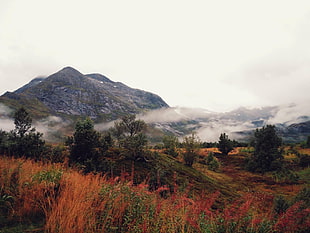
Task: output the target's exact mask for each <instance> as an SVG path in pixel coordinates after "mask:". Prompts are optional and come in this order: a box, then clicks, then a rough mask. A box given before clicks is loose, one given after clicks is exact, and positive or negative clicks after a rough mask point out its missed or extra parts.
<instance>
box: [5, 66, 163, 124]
mask: <svg viewBox="0 0 310 233" xmlns="http://www.w3.org/2000/svg"><path fill="white" fill-rule="evenodd" d="M0 103H3V104H5V105H7V106H8V107H10V108H12V109H17V108H18V107H20V106H24V107H25V108H27V109H28V110H29V112H30V113H31V115H32V116H33V118H35V119H40V118H43V117H47V116H51V115H53V116H61V117H64V118H67V119H68V118H69V119H70V118H71V119H72V118H74V117H77V116H89V117H91V118H92V119H97V120H98V119H102V120H113V119H117V118H118V117H120V116H122V115H126V114H137V113H141V112H144V111H147V110H152V109H158V108H163V107H169V106H168V104H167V103H166V102H164V101H163V100H162V98H161V97H159V96H158V95H155V94H153V93H150V92H146V91H143V90H139V89H134V88H131V87H128V86H126V85H125V84H123V83H121V82H114V81H112V80H110V79H109V78H107V77H105V76H104V75H101V74H86V75H84V74H82V73H80V72H79V71H77V70H76V69H74V68H72V67H65V68H63V69H62V70H60V71H58V72H56V73H54V74H52V75H50V76H48V77H46V78H42V77H40V78H35V79H33V80H32V81H30V82H29V83H28V84H26V85H24V86H23V87H21V88H19V89H18V90H16V91H14V92H6V93H5V94H4V95H2V96H1V97H0Z"/></svg>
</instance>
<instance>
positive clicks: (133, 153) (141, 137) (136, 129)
mask: <svg viewBox="0 0 310 233" xmlns="http://www.w3.org/2000/svg"><path fill="white" fill-rule="evenodd" d="M146 127H147V125H146V123H145V122H144V121H142V120H136V116H135V115H127V116H124V117H122V119H121V121H118V122H115V124H114V128H113V129H112V132H113V134H114V136H115V137H116V139H117V141H118V145H119V147H121V148H123V149H124V150H125V155H126V156H127V157H129V158H132V159H134V160H136V159H139V158H143V157H144V156H143V152H144V148H145V146H146V144H147V139H146V135H145V134H144V131H145V130H146Z"/></svg>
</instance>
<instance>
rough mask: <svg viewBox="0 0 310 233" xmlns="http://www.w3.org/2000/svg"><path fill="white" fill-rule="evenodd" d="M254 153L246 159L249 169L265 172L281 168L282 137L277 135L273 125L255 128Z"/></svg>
mask: <svg viewBox="0 0 310 233" xmlns="http://www.w3.org/2000/svg"><path fill="white" fill-rule="evenodd" d="M254 137H255V138H254V141H253V144H254V154H253V156H252V158H251V159H250V160H249V161H248V163H249V164H248V165H247V168H248V169H249V170H250V171H256V172H262V173H264V172H266V171H274V170H279V169H281V166H282V160H283V156H282V150H281V149H279V147H280V146H281V145H282V139H281V138H280V137H278V135H277V133H276V129H275V126H273V125H267V126H266V127H263V128H262V129H260V130H258V129H256V131H255V134H254Z"/></svg>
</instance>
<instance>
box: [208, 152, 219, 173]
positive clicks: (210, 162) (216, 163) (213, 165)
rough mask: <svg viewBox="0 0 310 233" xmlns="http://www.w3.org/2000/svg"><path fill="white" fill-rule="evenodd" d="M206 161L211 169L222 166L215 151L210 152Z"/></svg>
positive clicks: (215, 169) (214, 169)
mask: <svg viewBox="0 0 310 233" xmlns="http://www.w3.org/2000/svg"><path fill="white" fill-rule="evenodd" d="M206 163H207V165H208V168H209V169H210V170H211V171H217V170H218V169H219V167H220V162H219V161H218V160H217V159H216V158H215V157H214V154H213V152H210V153H209V154H208V157H207V161H206Z"/></svg>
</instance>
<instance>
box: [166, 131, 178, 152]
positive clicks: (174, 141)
mask: <svg viewBox="0 0 310 233" xmlns="http://www.w3.org/2000/svg"><path fill="white" fill-rule="evenodd" d="M163 143H164V149H165V151H164V153H166V154H168V155H171V156H173V157H178V155H179V153H178V151H177V149H176V148H177V146H178V144H179V140H178V138H177V137H176V136H172V135H165V136H164V137H163Z"/></svg>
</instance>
